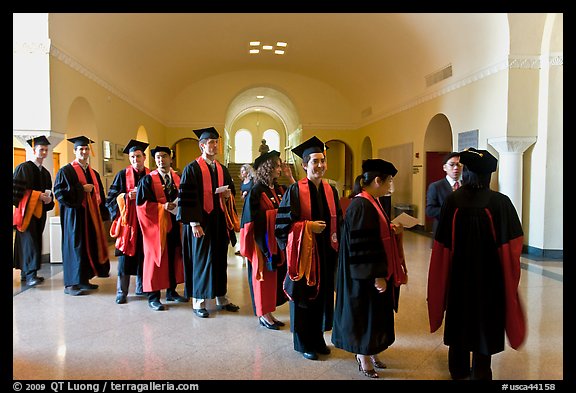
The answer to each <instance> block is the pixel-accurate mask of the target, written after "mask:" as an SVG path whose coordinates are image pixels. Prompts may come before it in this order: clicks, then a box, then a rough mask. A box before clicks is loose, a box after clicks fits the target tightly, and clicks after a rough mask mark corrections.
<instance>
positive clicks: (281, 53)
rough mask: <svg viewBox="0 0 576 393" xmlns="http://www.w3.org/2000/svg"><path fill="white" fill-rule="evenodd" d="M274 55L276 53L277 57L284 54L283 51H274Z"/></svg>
mask: <svg viewBox="0 0 576 393" xmlns="http://www.w3.org/2000/svg"><path fill="white" fill-rule="evenodd" d="M274 53H276V54H277V55H283V54H284V51H283V50H279V49H276V50H275V51H274Z"/></svg>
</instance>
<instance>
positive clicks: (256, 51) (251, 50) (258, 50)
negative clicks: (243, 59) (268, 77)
mask: <svg viewBox="0 0 576 393" xmlns="http://www.w3.org/2000/svg"><path fill="white" fill-rule="evenodd" d="M250 53H260V49H250Z"/></svg>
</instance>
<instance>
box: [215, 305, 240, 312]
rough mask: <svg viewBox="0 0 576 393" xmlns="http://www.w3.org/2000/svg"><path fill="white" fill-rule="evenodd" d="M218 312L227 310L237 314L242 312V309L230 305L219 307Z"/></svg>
mask: <svg viewBox="0 0 576 393" xmlns="http://www.w3.org/2000/svg"><path fill="white" fill-rule="evenodd" d="M218 310H226V311H230V312H237V311H238V310H240V307H238V306H237V305H235V304H234V303H228V304H227V305H225V306H218Z"/></svg>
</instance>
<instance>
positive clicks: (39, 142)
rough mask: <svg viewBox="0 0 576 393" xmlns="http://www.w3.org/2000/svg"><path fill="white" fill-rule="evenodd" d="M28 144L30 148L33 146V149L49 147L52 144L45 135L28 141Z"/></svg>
mask: <svg viewBox="0 0 576 393" xmlns="http://www.w3.org/2000/svg"><path fill="white" fill-rule="evenodd" d="M26 142H27V143H28V144H29V145H30V146H32V149H34V146H36V145H43V146H48V145H49V144H50V142H49V141H48V138H46V137H45V136H44V135H41V136H37V137H34V138H32V139H28V140H27V141H26Z"/></svg>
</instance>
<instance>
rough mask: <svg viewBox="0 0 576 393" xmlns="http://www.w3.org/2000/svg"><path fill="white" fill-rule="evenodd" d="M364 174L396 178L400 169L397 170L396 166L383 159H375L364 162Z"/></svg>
mask: <svg viewBox="0 0 576 393" xmlns="http://www.w3.org/2000/svg"><path fill="white" fill-rule="evenodd" d="M362 172H363V173H366V172H377V173H381V174H383V175H391V176H392V177H394V176H396V174H397V173H398V169H396V167H395V166H394V164H392V163H391V162H388V161H384V160H383V159H381V158H374V159H368V160H364V162H362Z"/></svg>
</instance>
